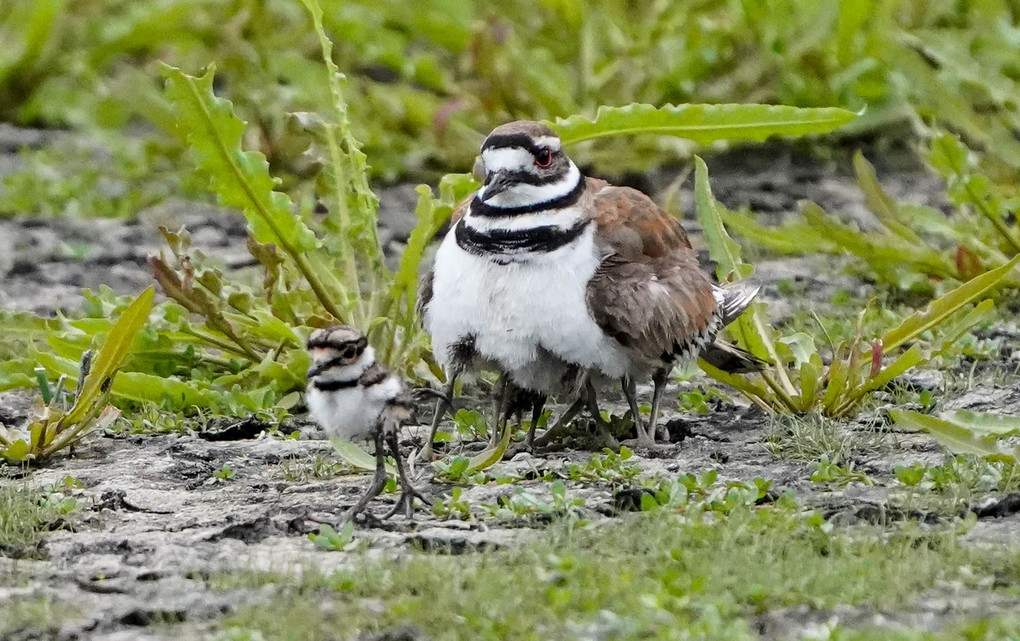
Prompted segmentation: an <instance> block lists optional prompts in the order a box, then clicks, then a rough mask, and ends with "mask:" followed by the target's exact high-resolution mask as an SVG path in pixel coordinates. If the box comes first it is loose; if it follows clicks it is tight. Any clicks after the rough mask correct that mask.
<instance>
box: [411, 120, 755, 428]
mask: <svg viewBox="0 0 1020 641" xmlns="http://www.w3.org/2000/svg"><path fill="white" fill-rule="evenodd" d="M481 165H482V167H481V169H482V170H483V173H484V181H483V186H482V188H481V189H479V190H478V191H477V192H476V193H475V194H473V196H472V197H470V198H469V199H468V200H466V201H465V202H464V203H463V204H462V205H461V206H460V207H459V208H458V210H457V211H456V212H455V214H454V216H453V220H452V227H451V229H450V231H449V233H448V234H447V235H446V237H445V238H444V240H443V242H442V244H441V245H440V247H439V250H438V252H437V254H436V260H435V265H434V268H433V272H432V274H431V275H430V276H429V277H427V278H426V279H425V282H424V286H423V287H422V300H421V308H422V310H423V319H424V323H425V327H426V329H427V330H428V331H429V333H430V334H431V336H432V347H433V352H434V353H435V355H436V358H437V360H438V361H439V363H440V364H441V365H442V366H443V367H444V368H446V370H447V371H448V372H451V373H452V374H453V375H456V374H458V373H460V372H463V371H466V370H469V369H471V368H473V367H478V366H479V365H480V364H482V365H484V364H490V363H491V364H494V365H495V366H496V367H498V368H499V369H500V370H501V371H503V372H505V373H506V374H507V375H508V376H509V377H510V379H511V381H512V382H513V383H514V384H516V385H517V386H519V387H521V388H523V389H526V390H531V391H534V392H538V393H540V394H556V393H561V392H563V391H564V390H565V389H569V388H571V387H572V386H573V384H574V382H575V381H576V380H577V379H578V377H580V379H581V380H582V381H583V388H584V389H583V390H582V391H581V395H580V398H579V399H578V401H577V402H575V403H574V405H573V406H572V407H571V408H570V409H569V410H568V411H567V414H570V413H571V412H573V413H576V412H577V411H579V410H580V409H581V408H582V407H583V405H585V404H587V405H588V407H589V409H590V410H592V412H593V414H594V415H595V416H594V417H595V419H596V421H598V420H599V418H598V412H597V405H596V403H595V392H594V387H593V381H594V380H598V379H616V380H620V381H621V382H622V383H623V390H624V393H625V394H626V395H627V397H628V401H629V403H630V405H631V407H632V409H633V415H634V420H635V424H636V429H637V434H638V444H639V445H641V446H651V445H654V434H655V430H654V423H655V420H656V418H657V413H658V401H659V398H660V396H661V391H662V386H663V384H664V383H665V378H666V376H665V375H666V373H668V372H669V370H670V369H671V368H672V367H673V365H674V364H676V363H679V362H683V361H685V360H690V359H693V358H695V357H696V356H697V355H698V354H699V353H701V352H702V351H703V350H705V349H706V348H709V347H711V348H712V350H713V352H717V351H719V352H722V353H723V354H725V355H726V358H719V359H718V360H719V362H720V363H722V364H724V365H725V366H726V367H727V368H728V369H733V368H737V369H745V368H760V361H757V359H755V357H753V356H752V355H750V354H748V353H746V352H743V351H742V350H739V349H737V348H736V347H733V346H725V345H720V346H718V347H715V346H714V343H715V335H716V333H717V332H718V331H719V329H720V328H721V327H722V326H723V325H724V324H725V323H726V322H728V321H729V320H732V319H733V318H735V317H736V315H739V313H740V312H742V311H743V309H744V308H745V307H746V306H747V304H748V303H749V302H750V299H751V298H753V297H754V295H755V294H756V293H757V289H756V288H753V287H748V286H744V285H738V286H731V287H726V288H721V287H718V286H716V285H713V284H712V283H711V281H710V280H709V279H708V277H707V276H706V275H705V274H704V273H703V272H702V271H701V269H700V266H699V264H698V260H697V257H696V255H695V253H694V251H693V250H692V249H691V245H690V242H689V241H688V239H687V234H686V233H685V232H684V230H683V228H682V227H681V226H680V223H679V221H677V220H676V219H675V218H674V217H672V216H670V215H669V214H667V213H666V212H664V211H662V209H660V208H659V207H658V206H657V205H656V204H655V203H654V202H652V200H651V199H650V198H648V197H647V196H645V195H644V194H642V193H641V192H639V191H637V190H634V189H631V188H628V187H615V186H613V185H610V184H608V183H607V182H606V181H604V180H599V179H596V178H588V177H585V176H584V175H583V174H582V173H581V172H580V170H579V169H578V168H577V166H576V165H575V164H574V163H573V161H571V159H570V158H569V157H568V156H567V154H566V153H565V152H564V151H563V149H562V147H561V142H560V139H559V137H558V136H557V135H556V134H555V132H553V131H552V130H551V129H549V128H548V127H546V126H544V125H542V124H539V123H536V122H527V121H519V122H511V123H509V124H506V125H502V126H500V127H497V128H496V129H494V130H493V131H492V133H490V134H489V136H488V137H487V138H486V139H485V142H484V143H483V144H482V147H481ZM651 374H654V375H655V377H654V381H655V394H654V397H653V408H652V416H651V425H652V429H651V432H650V433H649V430H647V429H646V428H645V426H644V425H643V424H642V422H641V419H640V416H639V414H638V412H637V400H636V397H635V395H634V382H635V381H636V380H641V379H644V378H646V377H647V376H649V375H651ZM450 378H451V379H452V378H453V376H451V377H450ZM562 423H563V421H562V420H561V421H560V424H562Z"/></svg>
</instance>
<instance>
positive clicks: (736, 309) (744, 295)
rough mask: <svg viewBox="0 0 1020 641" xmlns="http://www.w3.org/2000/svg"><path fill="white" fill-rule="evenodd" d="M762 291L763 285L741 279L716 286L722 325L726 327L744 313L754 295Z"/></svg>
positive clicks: (715, 292)
mask: <svg viewBox="0 0 1020 641" xmlns="http://www.w3.org/2000/svg"><path fill="white" fill-rule="evenodd" d="M760 291H761V285H756V284H755V283H752V282H750V281H746V280H745V281H739V282H736V283H730V284H728V285H723V286H718V285H716V286H715V291H714V294H715V298H716V301H717V302H718V303H719V318H720V320H721V321H722V322H721V324H720V327H726V326H727V325H729V324H730V323H732V322H733V321H735V320H736V319H737V317H738V316H740V315H741V314H743V313H744V310H745V309H747V306H748V305H750V304H751V301H753V300H754V297H755V296H757V295H758V292H760Z"/></svg>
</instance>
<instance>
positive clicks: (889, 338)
mask: <svg viewBox="0 0 1020 641" xmlns="http://www.w3.org/2000/svg"><path fill="white" fill-rule="evenodd" d="M1018 262H1020V256H1017V257H1016V258H1014V259H1013V260H1011V261H1009V262H1008V263H1006V264H1005V265H1003V266H1001V267H998V268H996V269H993V270H991V271H989V272H987V273H984V274H982V275H980V276H977V277H976V278H972V279H971V280H969V281H967V282H966V283H964V284H963V285H960V286H959V287H957V288H956V289H954V290H953V291H951V292H948V293H947V294H945V295H944V296H941V297H939V298H938V299H936V300H934V301H932V302H931V303H930V304H929V305H928V307H926V308H925V309H924V310H922V311H919V312H916V313H914V314H911V315H910V316H909V317H907V318H906V319H904V321H903V322H902V323H900V324H899V326H897V327H895V328H893V329H891V330H889V331H888V332H886V334H885V336H883V337H882V344H883V345H884V346H885V349H886V350H892V349H895V348H897V347H899V346H900V345H902V344H904V343H906V342H907V341H910V340H913V339H915V338H917V337H918V336H920V335H921V334H923V333H924V332H925V331H927V330H929V329H932V328H934V327H938V326H939V325H940V324H942V323H944V322H945V321H946V320H947V319H948V318H950V317H951V316H952V315H953V314H955V313H956V312H957V311H959V310H960V309H961V308H962V307H963V306H965V305H967V304H969V303H971V302H972V301H974V299H976V298H978V297H980V296H984V295H985V294H988V293H990V292H991V291H992V290H993V289H995V287H996V286H998V285H999V283H1000V282H1001V281H1002V280H1003V279H1004V278H1005V277H1006V276H1008V275H1009V273H1010V272H1011V271H1013V269H1014V268H1015V267H1016V265H1017V263H1018Z"/></svg>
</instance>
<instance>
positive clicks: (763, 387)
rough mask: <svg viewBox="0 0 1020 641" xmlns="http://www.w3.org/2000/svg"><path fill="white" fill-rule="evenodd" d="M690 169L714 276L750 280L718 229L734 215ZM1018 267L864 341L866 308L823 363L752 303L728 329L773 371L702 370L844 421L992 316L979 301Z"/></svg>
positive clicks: (788, 408)
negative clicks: (851, 332)
mask: <svg viewBox="0 0 1020 641" xmlns="http://www.w3.org/2000/svg"><path fill="white" fill-rule="evenodd" d="M695 163H696V164H695V166H696V170H695V202H696V205H697V210H698V217H699V219H700V220H701V224H702V227H703V228H704V230H705V239H706V241H707V243H708V247H709V253H710V255H711V257H712V259H713V260H714V261H715V262H716V263H717V268H716V273H717V276H718V277H719V279H720V280H721V281H726V280H729V279H733V278H735V279H743V278H748V277H750V276H752V275H753V272H754V268H753V267H752V266H751V265H749V264H747V263H745V262H743V259H742V257H741V248H740V245H738V244H737V243H736V242H735V241H734V240H733V239H732V238H731V237H730V236H729V234H728V232H727V231H726V226H725V224H724V220H725V219H726V218H727V217H732V212H730V211H729V210H727V209H726V208H725V207H724V206H722V205H721V204H720V203H719V202H717V201H716V200H715V198H714V197H713V196H712V192H711V189H710V187H709V184H708V170H707V168H706V166H705V163H704V162H703V161H702V160H701V159H700V158H696V159H695ZM797 237H798V238H799V237H800V236H797ZM807 237H808V238H809V239H810V238H824V237H822V236H810V235H809V236H807ZM901 251H905V252H906V251H907V250H906V249H902V248H901ZM1018 263H1020V256H1016V257H1014V258H1012V259H1011V260H1009V261H1008V262H1006V263H1004V264H1002V265H1000V266H998V267H995V268H994V269H990V270H988V271H982V272H980V273H978V274H976V275H975V276H974V277H973V278H971V279H970V280H967V281H966V282H964V283H963V284H961V285H959V286H958V287H956V288H955V289H953V290H952V291H949V292H948V293H946V294H944V295H942V296H940V297H939V298H937V299H935V300H933V301H932V302H931V303H930V304H929V305H928V306H927V307H926V308H925V309H924V310H921V311H918V312H915V313H914V314H912V315H910V316H908V317H907V318H905V319H903V320H902V321H901V322H900V323H899V324H897V325H895V326H892V327H888V328H885V329H884V331H883V332H882V333H881V334H880V335H876V336H872V337H868V336H865V335H864V333H863V331H862V326H863V323H864V319H865V316H866V310H865V311H862V312H861V313H860V314H859V315H858V324H857V331H856V333H855V334H854V335H853V337H852V338H850V339H848V340H843V341H840V342H839V343H838V344H830V345H829V346H828V348H829V354H828V355H829V358H828V362H826V359H824V358H823V352H822V349H821V348H820V347H819V346H818V345H817V344H816V342H815V339H814V337H812V336H811V335H810V334H807V333H804V332H798V333H796V334H792V335H788V336H782V335H780V333H779V332H778V331H777V330H776V329H775V328H774V327H772V324H771V322H770V320H769V317H768V311H767V309H766V308H765V306H764V305H762V304H760V303H757V304H753V305H752V306H751V307H750V308H749V309H748V311H747V312H746V313H744V314H743V315H742V316H741V317H740V318H738V319H737V320H736V321H734V323H733V324H732V325H731V326H730V328H729V330H728V331H729V332H730V334H731V335H732V336H734V337H735V338H736V340H737V342H738V344H739V345H740V346H742V347H743V348H745V349H747V350H749V351H750V352H752V353H754V354H756V355H758V356H759V357H760V358H762V359H763V360H765V361H766V362H768V363H770V364H771V367H769V368H766V369H765V370H764V371H762V372H760V373H758V374H754V375H736V374H730V373H727V372H723V371H721V370H718V369H716V368H714V367H712V366H711V365H709V364H708V363H705V362H702V363H701V366H702V369H704V370H705V372H707V373H708V374H709V376H711V377H712V378H714V379H716V380H718V381H720V382H723V383H726V384H728V385H730V386H732V387H734V388H736V389H737V390H739V391H740V392H741V393H742V394H744V396H746V397H747V398H748V399H749V400H750V401H751V402H753V403H754V404H755V405H757V406H758V407H761V408H762V409H764V410H767V411H770V412H778V413H780V414H807V413H810V412H819V413H821V414H822V415H823V416H827V417H833V418H839V417H844V416H849V415H852V414H854V413H856V412H857V410H858V409H859V408H860V406H861V403H862V402H863V401H864V400H865V399H866V398H867V397H868V396H869V395H870V394H871V393H873V392H875V391H877V390H880V389H882V388H884V387H885V386H887V385H889V384H890V383H891V382H892V381H893V380H894V379H895V378H896V377H898V376H901V375H902V374H904V373H905V372H907V371H909V370H910V369H911V368H914V367H917V366H918V365H921V364H923V363H926V362H928V361H930V360H931V359H932V358H934V357H936V356H938V355H939V354H942V353H943V352H946V351H947V350H948V349H950V348H951V347H952V346H953V345H954V343H955V342H956V341H957V340H958V339H959V338H960V337H962V336H964V335H965V334H967V333H968V332H969V331H970V330H971V329H972V328H974V327H976V326H977V325H979V324H981V323H984V322H987V321H989V320H991V319H992V318H994V303H993V301H992V300H991V299H990V298H985V297H988V296H991V295H992V294H993V293H994V292H995V291H996V289H997V288H999V287H1001V286H1002V285H1004V284H1005V283H1007V282H1008V280H1009V278H1011V277H1012V272H1013V271H1014V269H1015V268H1016V266H1017V264H1018ZM975 302H976V304H975ZM830 342H831V341H830Z"/></svg>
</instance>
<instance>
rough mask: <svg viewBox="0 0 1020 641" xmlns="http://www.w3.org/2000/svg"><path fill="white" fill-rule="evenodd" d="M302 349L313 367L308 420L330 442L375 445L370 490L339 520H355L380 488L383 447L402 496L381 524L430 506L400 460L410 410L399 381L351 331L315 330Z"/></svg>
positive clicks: (338, 328) (383, 469)
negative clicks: (416, 501) (334, 438)
mask: <svg viewBox="0 0 1020 641" xmlns="http://www.w3.org/2000/svg"><path fill="white" fill-rule="evenodd" d="M307 347H308V351H309V353H310V354H311V356H312V366H311V368H310V369H309V370H308V390H307V395H306V402H307V404H308V409H309V411H310V412H311V414H312V417H314V418H315V420H316V421H317V422H318V423H319V425H321V426H322V428H323V429H324V430H326V432H327V433H328V434H330V435H331V436H337V437H340V438H343V439H346V440H359V439H368V438H370V439H372V440H373V441H374V443H375V461H376V468H375V476H374V477H373V479H372V484H371V485H370V486H369V488H368V491H367V492H366V493H365V495H364V496H362V497H361V499H359V500H358V502H357V503H356V504H355V505H354V506H353V507H351V508H350V509H349V510H348V511H347V513H346V514H345V515H344V519H343V520H344V521H348V520H351V519H353V518H354V517H355V516H357V515H358V513H360V512H361V511H362V510H364V509H365V506H366V505H368V502H369V501H371V500H372V499H373V498H375V497H376V496H378V495H379V493H380V492H382V490H383V488H384V487H385V485H386V458H385V451H384V445H388V446H389V448H390V454H391V455H392V456H393V458H394V459H396V462H397V471H398V472H399V474H400V484H401V490H402V491H401V494H400V498H399V499H398V500H397V503H396V505H395V506H394V507H393V509H392V510H391V511H390V512H389V513H388V514H386V516H384V517H383V518H389V517H390V516H393V515H394V514H396V513H397V512H398V511H400V510H403V511H404V514H405V515H406V516H407V517H408V518H410V517H411V516H412V513H413V509H414V506H413V503H414V499H415V498H419V499H421V500H422V502H424V503H426V504H430V502H429V501H428V499H426V498H425V497H424V496H422V495H421V494H420V493H419V492H418V490H416V489H415V488H414V487H413V486H412V485H411V480H410V479H409V478H408V476H407V472H406V470H405V466H404V460H403V458H402V457H401V456H400V446H399V442H398V440H397V432H398V430H399V429H400V425H401V424H403V423H404V422H406V421H408V420H410V418H411V414H412V409H413V405H412V402H411V399H410V398H409V397H408V396H407V395H406V394H405V393H404V386H403V385H402V384H401V382H400V379H398V378H397V377H396V376H394V375H393V374H390V373H389V372H387V371H386V369H385V368H384V367H383V366H382V365H380V364H379V363H377V362H376V361H375V354H374V352H373V350H372V347H371V346H370V345H369V344H368V340H367V339H366V338H365V337H364V336H363V335H362V334H361V332H359V331H358V330H356V329H354V328H353V327H347V326H342V325H341V326H334V327H327V328H324V329H317V330H315V331H314V332H312V335H311V336H309V338H308V344H307Z"/></svg>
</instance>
